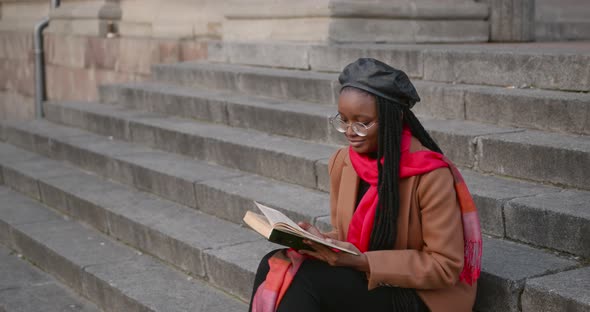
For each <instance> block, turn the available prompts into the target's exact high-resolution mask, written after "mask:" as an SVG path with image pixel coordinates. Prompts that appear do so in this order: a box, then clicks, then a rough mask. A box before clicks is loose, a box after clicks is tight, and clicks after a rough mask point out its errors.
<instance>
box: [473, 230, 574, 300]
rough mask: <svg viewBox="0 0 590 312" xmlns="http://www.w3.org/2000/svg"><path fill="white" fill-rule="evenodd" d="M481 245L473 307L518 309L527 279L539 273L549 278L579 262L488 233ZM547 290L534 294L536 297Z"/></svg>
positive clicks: (543, 294) (541, 295)
mask: <svg viewBox="0 0 590 312" xmlns="http://www.w3.org/2000/svg"><path fill="white" fill-rule="evenodd" d="M483 248H484V252H483V256H482V274H481V279H480V280H479V281H478V296H477V299H476V304H475V309H474V310H476V311H483V310H485V311H489V310H494V311H520V296H521V292H522V291H523V289H526V283H527V281H528V280H530V279H531V278H536V277H539V276H548V278H550V277H551V276H552V275H551V274H555V273H558V272H562V271H567V270H571V269H575V268H577V267H578V266H579V264H578V263H577V261H575V260H572V259H568V258H561V257H558V256H556V255H554V254H553V253H548V252H546V251H542V250H539V249H534V248H531V247H529V246H524V245H520V244H517V243H513V242H509V241H505V240H499V239H494V238H490V237H484V244H483ZM573 288H575V287H572V288H571V289H572V290H573ZM547 294H548V292H545V293H542V294H538V295H537V297H536V298H538V297H543V296H546V295H547ZM536 298H535V299H536Z"/></svg>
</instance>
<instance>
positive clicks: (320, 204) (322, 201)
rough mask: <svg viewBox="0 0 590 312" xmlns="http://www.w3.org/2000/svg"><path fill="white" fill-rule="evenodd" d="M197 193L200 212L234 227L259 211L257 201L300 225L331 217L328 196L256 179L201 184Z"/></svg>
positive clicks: (213, 181)
mask: <svg viewBox="0 0 590 312" xmlns="http://www.w3.org/2000/svg"><path fill="white" fill-rule="evenodd" d="M195 192H196V197H197V202H198V203H197V208H198V209H200V210H201V211H204V212H206V213H208V214H211V215H215V216H217V217H220V218H223V219H226V220H230V221H232V222H234V223H242V218H243V217H244V215H245V214H246V211H248V210H253V211H257V210H258V209H257V208H256V206H255V205H254V203H253V201H258V202H260V203H261V204H263V205H268V206H270V207H273V208H275V209H278V210H280V211H282V212H283V213H285V215H287V216H288V217H290V218H292V219H293V220H297V221H299V220H301V221H307V222H311V223H313V220H314V219H315V218H317V217H320V216H325V215H329V214H330V206H329V205H330V204H329V197H328V196H327V194H326V193H323V192H318V191H313V190H310V189H307V188H303V187H300V186H296V185H290V184H286V183H281V182H278V181H273V180H271V179H267V178H262V177H258V176H253V175H244V176H242V177H236V178H226V179H215V180H205V181H203V182H198V183H196V184H195Z"/></svg>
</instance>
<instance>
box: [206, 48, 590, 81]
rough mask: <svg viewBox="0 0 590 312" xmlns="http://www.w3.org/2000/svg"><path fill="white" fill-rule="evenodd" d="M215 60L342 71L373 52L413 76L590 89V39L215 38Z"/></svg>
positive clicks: (212, 56) (211, 56)
mask: <svg viewBox="0 0 590 312" xmlns="http://www.w3.org/2000/svg"><path fill="white" fill-rule="evenodd" d="M208 52H209V53H208V59H209V60H210V61H214V62H222V63H232V64H246V65H257V66H269V67H279V68H295V69H302V70H312V71H319V72H340V71H341V70H342V68H344V66H346V65H347V64H349V63H351V62H353V61H355V60H356V59H357V58H360V57H373V58H376V59H379V60H381V61H383V62H385V63H388V64H390V65H392V66H394V67H396V68H401V69H403V70H404V71H405V72H406V73H407V74H408V75H409V76H410V77H412V78H416V79H421V80H426V81H438V82H447V83H467V84H477V85H491V86H500V87H506V86H516V87H519V86H529V87H534V88H539V89H549V90H564V91H582V92H588V91H590V73H589V72H588V70H587V69H586V67H585V66H582V64H588V63H590V43H589V42H575V43H573V42H567V43H566V42H555V43H541V42H533V43H517V44H514V43H502V44H501V43H494V44H489V43H485V44H436V45H433V44H430V45H428V44H308V43H293V42H280V41H276V40H274V41H251V42H228V41H223V42H221V41H220V42H212V43H210V44H209V51H208Z"/></svg>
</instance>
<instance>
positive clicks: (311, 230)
mask: <svg viewBox="0 0 590 312" xmlns="http://www.w3.org/2000/svg"><path fill="white" fill-rule="evenodd" d="M297 225H299V226H300V227H301V228H302V229H304V230H306V231H307V232H309V233H311V234H313V235H315V236H318V237H321V238H327V236H326V235H324V234H323V233H322V232H320V230H319V229H318V228H317V227H315V226H313V225H311V224H309V223H307V222H298V223H297Z"/></svg>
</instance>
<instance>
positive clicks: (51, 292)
mask: <svg viewBox="0 0 590 312" xmlns="http://www.w3.org/2000/svg"><path fill="white" fill-rule="evenodd" d="M0 302H1V303H0V305H1V306H0V311H37V310H38V309H39V308H40V307H42V309H43V311H47V312H64V311H68V312H69V311H72V312H74V311H75V312H78V311H84V312H98V311H100V310H98V309H97V308H96V306H95V305H93V304H92V303H89V302H88V301H86V300H84V299H83V298H80V297H78V296H76V295H75V294H73V293H72V291H70V290H68V289H66V288H65V287H63V286H61V285H58V284H56V283H55V282H48V283H46V284H41V285H35V286H33V287H29V288H24V289H23V288H16V289H15V288H9V289H6V290H3V291H2V292H0ZM3 308H6V309H7V310H3Z"/></svg>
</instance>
